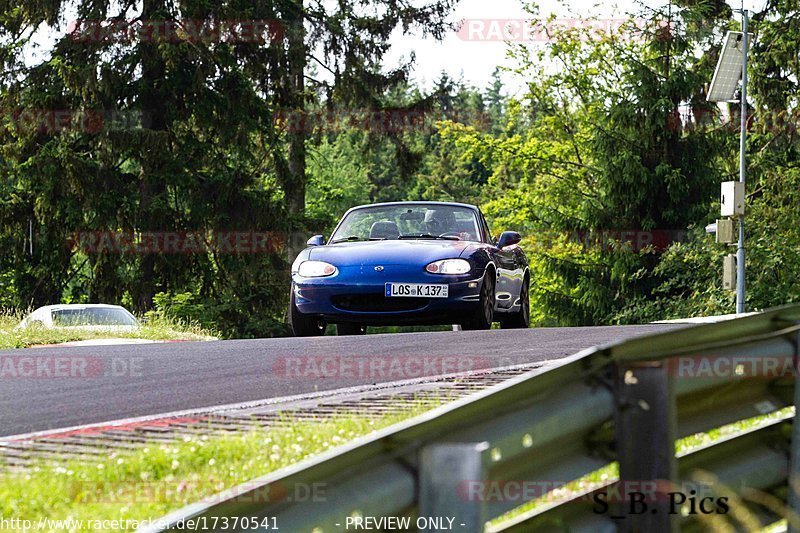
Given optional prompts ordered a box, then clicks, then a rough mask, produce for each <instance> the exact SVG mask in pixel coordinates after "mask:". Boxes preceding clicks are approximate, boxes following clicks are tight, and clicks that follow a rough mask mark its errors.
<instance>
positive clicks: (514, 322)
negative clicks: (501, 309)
mask: <svg viewBox="0 0 800 533" xmlns="http://www.w3.org/2000/svg"><path fill="white" fill-rule="evenodd" d="M519 292H520V294H519V303H520V307H519V311H517V312H515V313H510V314H508V315H505V316H504V317H503V318H501V319H500V327H501V328H503V329H527V328H529V327H530V325H531V296H530V281H529V280H528V278H527V277H526V278H525V280H524V281H523V282H522V288H521V289H520V291H519Z"/></svg>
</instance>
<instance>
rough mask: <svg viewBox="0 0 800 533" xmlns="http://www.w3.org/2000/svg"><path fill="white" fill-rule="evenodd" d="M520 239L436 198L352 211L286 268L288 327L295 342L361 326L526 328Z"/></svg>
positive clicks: (468, 210) (525, 277) (525, 264)
mask: <svg viewBox="0 0 800 533" xmlns="http://www.w3.org/2000/svg"><path fill="white" fill-rule="evenodd" d="M519 241H520V235H519V233H516V232H513V231H506V232H504V233H503V234H502V235H500V238H499V239H498V240H497V241H495V240H494V239H493V238H492V236H491V234H490V232H489V226H488V225H487V223H486V219H485V218H484V217H483V214H482V213H481V211H480V209H478V208H477V207H475V206H472V205H466V204H457V203H442V202H394V203H384V204H374V205H366V206H360V207H354V208H353V209H350V210H349V211H348V212H347V213H345V215H344V217H343V218H342V220H341V221H340V222H339V225H338V226H336V229H335V230H334V232H333V235H331V238H330V241H329V242H328V243H327V244H326V243H325V238H324V237H323V236H322V235H316V236H314V237H312V238H311V239H310V240H309V241H308V248H306V249H305V250H303V251H302V252H300V254H299V255H298V256H297V259H296V260H295V261H294V264H293V265H292V290H291V297H290V302H289V321H290V323H291V326H292V331H293V332H294V334H295V335H297V336H311V335H321V334H322V333H323V332H324V331H325V325H326V324H328V323H331V324H336V325H337V330H338V333H339V334H340V335H343V334H344V335H348V334H349V335H354V334H360V333H364V331H365V329H366V326H369V325H401V324H461V327H462V328H463V329H489V328H490V327H491V326H492V322H494V321H498V322H500V325H501V326H502V327H503V328H526V327H528V323H529V320H530V318H529V300H528V286H529V281H530V279H529V278H530V273H529V270H528V261H527V258H526V257H525V254H524V253H523V251H522V249H521V248H520V247H519V245H518V243H519Z"/></svg>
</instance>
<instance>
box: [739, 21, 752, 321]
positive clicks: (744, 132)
mask: <svg viewBox="0 0 800 533" xmlns="http://www.w3.org/2000/svg"><path fill="white" fill-rule="evenodd" d="M742 33H743V35H742V98H741V104H742V111H741V115H742V117H741V118H742V125H741V128H742V131H741V134H740V139H739V181H740V182H741V183H742V185H743V186H744V182H745V172H746V169H745V165H746V161H745V145H746V142H747V52H748V46H749V42H748V38H747V10H746V9H742ZM745 197H746V195H745ZM745 203H746V202H745ZM745 209H746V207H745ZM744 272H745V269H744V214H741V215H739V247H738V249H737V250H736V313H737V314H741V313H744V301H745V279H744Z"/></svg>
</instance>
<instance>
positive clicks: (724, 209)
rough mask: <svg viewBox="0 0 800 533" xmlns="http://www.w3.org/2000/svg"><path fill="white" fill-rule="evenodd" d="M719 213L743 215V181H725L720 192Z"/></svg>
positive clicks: (725, 215)
mask: <svg viewBox="0 0 800 533" xmlns="http://www.w3.org/2000/svg"><path fill="white" fill-rule="evenodd" d="M720 203H721V204H722V205H721V209H720V214H721V215H722V216H724V217H733V216H741V215H744V183H742V182H740V181H725V182H723V183H722V191H721V193H720Z"/></svg>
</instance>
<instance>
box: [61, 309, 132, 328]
mask: <svg viewBox="0 0 800 533" xmlns="http://www.w3.org/2000/svg"><path fill="white" fill-rule="evenodd" d="M51 313H52V317H53V325H54V326H135V325H136V319H135V318H134V317H133V315H131V314H130V313H128V312H127V311H125V310H123V309H109V308H102V307H99V308H85V309H59V310H57V311H52V312H51Z"/></svg>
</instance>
